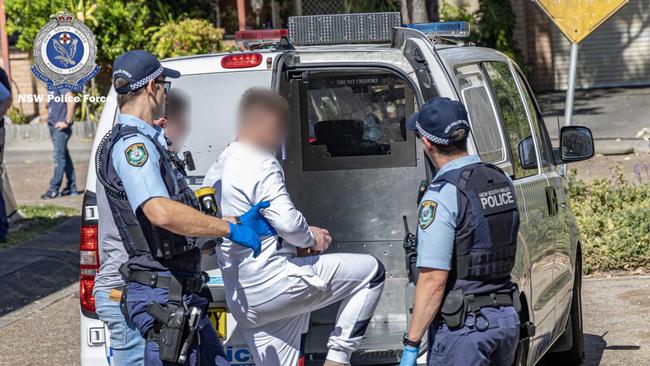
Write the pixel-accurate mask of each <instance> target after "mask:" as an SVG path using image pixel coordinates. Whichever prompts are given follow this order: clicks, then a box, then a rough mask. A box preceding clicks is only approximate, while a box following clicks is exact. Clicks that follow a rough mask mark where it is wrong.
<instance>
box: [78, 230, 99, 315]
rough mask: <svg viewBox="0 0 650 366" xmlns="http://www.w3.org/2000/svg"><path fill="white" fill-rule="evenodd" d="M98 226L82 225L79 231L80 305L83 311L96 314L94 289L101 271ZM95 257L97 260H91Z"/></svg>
mask: <svg viewBox="0 0 650 366" xmlns="http://www.w3.org/2000/svg"><path fill="white" fill-rule="evenodd" d="M98 240H99V239H98V235H97V224H95V225H81V229H80V230H79V253H80V258H81V262H80V264H79V268H80V271H81V275H79V305H80V306H81V309H82V310H84V311H88V312H92V313H94V312H95V297H94V296H93V287H94V286H95V273H96V272H97V270H98V269H99V248H98V245H97V243H98ZM93 255H94V257H95V260H94V261H93V260H91V259H90V258H92V256H93Z"/></svg>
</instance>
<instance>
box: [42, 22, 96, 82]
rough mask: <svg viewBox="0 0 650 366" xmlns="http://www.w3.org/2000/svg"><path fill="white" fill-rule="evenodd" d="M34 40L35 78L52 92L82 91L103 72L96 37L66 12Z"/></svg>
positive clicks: (48, 24) (49, 23)
mask: <svg viewBox="0 0 650 366" xmlns="http://www.w3.org/2000/svg"><path fill="white" fill-rule="evenodd" d="M51 18H52V20H50V21H49V22H48V23H47V24H46V25H45V26H44V27H43V28H41V30H40V31H39V32H38V34H37V35H36V38H35V39H34V66H33V67H32V72H33V73H34V75H35V76H36V77H37V78H39V79H41V80H43V81H44V82H46V83H47V88H48V89H49V90H56V89H60V88H68V89H71V90H74V91H78V92H80V91H82V89H83V85H84V84H85V83H86V82H88V81H89V80H90V79H92V78H93V77H94V76H95V75H97V73H98V72H99V66H97V64H96V63H95V58H96V57H97V45H96V43H95V36H94V35H93V34H92V32H91V31H90V28H88V27H87V26H86V25H85V24H84V23H82V22H80V21H78V20H76V19H75V18H74V16H73V15H72V14H69V13H67V12H65V11H63V12H59V13H57V14H55V15H53V16H52V17H51Z"/></svg>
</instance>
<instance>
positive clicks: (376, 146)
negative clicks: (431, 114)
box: [300, 69, 416, 170]
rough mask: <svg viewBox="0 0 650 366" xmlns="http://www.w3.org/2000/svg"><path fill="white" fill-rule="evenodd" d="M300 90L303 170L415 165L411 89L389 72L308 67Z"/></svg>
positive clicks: (399, 77)
mask: <svg viewBox="0 0 650 366" xmlns="http://www.w3.org/2000/svg"><path fill="white" fill-rule="evenodd" d="M302 85H303V88H302V89H303V90H302V92H301V93H300V95H301V98H302V99H303V100H302V103H301V105H303V106H304V107H303V109H304V110H302V111H301V129H302V131H301V132H302V136H303V144H302V150H303V167H304V168H305V169H306V170H328V169H360V168H361V169H362V168H378V167H398V166H415V163H416V162H415V143H414V140H415V139H414V135H413V134H407V133H406V128H405V122H406V117H407V116H408V115H409V114H411V113H412V112H413V109H414V105H415V99H414V95H413V91H412V90H411V87H410V86H409V85H408V84H407V83H406V82H405V81H404V79H402V77H401V76H399V75H397V74H396V73H393V72H391V71H387V70H376V71H367V69H364V71H357V72H353V71H312V72H310V73H309V76H308V79H307V81H306V82H304V83H303V84H302Z"/></svg>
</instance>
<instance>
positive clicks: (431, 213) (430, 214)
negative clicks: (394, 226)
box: [418, 200, 438, 229]
mask: <svg viewBox="0 0 650 366" xmlns="http://www.w3.org/2000/svg"><path fill="white" fill-rule="evenodd" d="M437 207H438V203H436V202H434V201H431V200H426V201H423V202H422V203H421V204H420V210H419V211H418V222H419V223H420V227H421V228H422V229H426V228H428V227H429V225H431V223H432V222H433V220H434V219H435V218H436V208H437Z"/></svg>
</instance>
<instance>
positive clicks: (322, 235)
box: [309, 226, 332, 253]
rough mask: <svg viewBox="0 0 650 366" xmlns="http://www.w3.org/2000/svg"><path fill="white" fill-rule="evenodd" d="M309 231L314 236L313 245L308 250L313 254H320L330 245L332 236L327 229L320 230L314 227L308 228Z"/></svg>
mask: <svg viewBox="0 0 650 366" xmlns="http://www.w3.org/2000/svg"><path fill="white" fill-rule="evenodd" d="M309 230H310V231H311V233H312V234H313V235H314V242H315V243H314V245H313V246H312V247H311V248H310V249H311V250H312V251H313V252H316V253H322V252H324V251H326V250H327V248H329V246H330V244H331V243H332V236H331V235H330V232H329V231H328V230H327V229H321V228H319V227H316V226H310V227H309Z"/></svg>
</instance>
